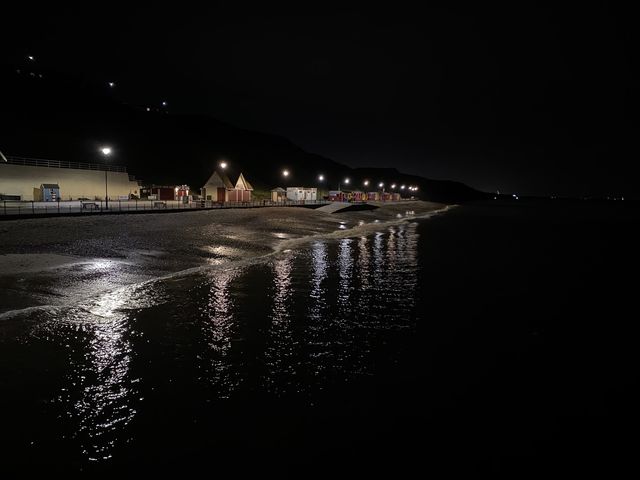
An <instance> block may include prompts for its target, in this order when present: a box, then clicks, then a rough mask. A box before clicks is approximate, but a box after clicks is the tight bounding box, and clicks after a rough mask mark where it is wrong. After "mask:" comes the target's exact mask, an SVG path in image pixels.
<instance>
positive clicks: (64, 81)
mask: <svg viewBox="0 0 640 480" xmlns="http://www.w3.org/2000/svg"><path fill="white" fill-rule="evenodd" d="M1 73H2V83H3V85H2V89H1V90H0V101H1V103H2V107H3V115H2V116H1V117H0V118H1V120H0V151H2V152H3V153H4V154H5V155H13V156H21V157H34V158H48V159H56V160H64V161H72V162H94V163H101V162H103V161H104V159H103V158H101V154H100V152H99V147H100V146H101V145H109V146H111V147H112V148H113V155H112V156H111V157H110V158H109V162H110V163H112V164H114V165H124V166H126V167H127V169H128V171H129V173H130V174H132V175H135V177H136V178H137V179H139V180H141V181H142V182H143V183H145V184H157V185H175V184H187V185H189V186H190V187H191V188H192V189H195V190H196V191H198V190H199V189H200V187H201V186H202V185H204V183H205V181H206V180H207V178H208V177H209V176H210V175H211V173H212V171H213V170H214V169H215V168H216V166H217V164H218V162H219V161H220V160H222V159H224V160H226V161H227V162H228V165H229V174H230V176H231V177H232V178H235V177H236V176H237V175H238V174H239V173H240V172H244V174H245V175H246V177H247V179H248V180H249V181H250V182H251V183H252V184H253V185H254V187H255V188H257V189H259V190H268V189H271V188H274V187H276V186H285V187H286V186H294V185H296V186H297V185H306V186H318V187H321V188H323V189H334V188H337V186H338V182H340V181H341V180H342V179H344V178H345V177H349V178H352V179H353V183H352V185H353V188H359V187H360V186H361V183H360V182H361V180H362V179H363V178H369V179H370V180H371V182H372V185H373V184H374V182H375V183H377V182H380V181H384V182H385V183H386V184H387V185H390V184H391V183H393V182H395V183H397V184H398V185H400V184H406V185H416V186H418V187H419V194H420V197H421V198H423V199H427V200H434V201H464V200H472V199H479V198H484V197H485V194H484V193H482V192H478V191H477V190H474V189H472V188H470V187H468V186H466V185H464V184H461V183H458V182H451V181H440V180H430V179H426V178H423V177H417V176H412V175H405V174H402V173H401V172H398V171H397V170H396V169H394V168H389V169H376V168H360V169H353V168H350V167H348V166H346V165H342V164H340V163H337V162H335V161H333V160H331V159H329V158H326V157H323V156H321V155H316V154H313V153H309V152H306V151H304V150H303V149H301V148H300V147H298V146H296V145H295V144H293V143H292V142H291V141H289V140H287V139H286V138H283V137H280V136H277V135H271V134H265V133H260V132H255V131H250V130H245V129H242V128H238V127H235V126H232V125H229V124H226V123H223V122H220V121H218V120H216V119H214V118H212V117H209V116H205V115H178V114H172V113H170V112H169V111H166V110H165V109H163V108H162V107H157V106H155V107H150V106H146V105H128V104H124V103H122V102H120V101H119V100H117V98H115V97H114V96H113V95H112V94H111V92H110V91H109V89H108V88H107V87H105V86H99V85H95V84H92V83H91V82H90V81H87V80H85V79H83V78H82V77H72V76H65V75H61V74H59V73H56V72H49V71H38V70H35V69H27V70H25V69H20V68H17V67H10V68H5V69H3V71H2V72H1ZM285 168H286V169H288V170H289V171H290V172H291V175H290V176H289V178H288V179H286V181H285V179H284V178H283V177H282V170H283V169H285ZM319 173H322V174H323V175H324V176H325V178H326V181H325V182H324V183H319V182H318V174H319ZM344 187H345V186H344V184H343V188H344Z"/></svg>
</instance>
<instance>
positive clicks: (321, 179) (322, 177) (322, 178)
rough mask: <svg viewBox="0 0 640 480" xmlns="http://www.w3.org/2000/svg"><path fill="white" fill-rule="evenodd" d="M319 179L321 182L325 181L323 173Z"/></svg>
mask: <svg viewBox="0 0 640 480" xmlns="http://www.w3.org/2000/svg"><path fill="white" fill-rule="evenodd" d="M318 180H319V181H320V182H324V175H322V174H320V175H318Z"/></svg>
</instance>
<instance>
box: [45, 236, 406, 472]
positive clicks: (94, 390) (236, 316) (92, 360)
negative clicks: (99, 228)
mask: <svg viewBox="0 0 640 480" xmlns="http://www.w3.org/2000/svg"><path fill="white" fill-rule="evenodd" d="M415 225H416V224H400V225H395V226H392V227H390V228H387V229H384V228H382V227H381V228H380V231H378V232H377V233H374V234H373V235H370V236H360V237H356V238H338V239H335V240H334V239H323V240H318V241H315V242H313V243H311V244H310V245H309V247H308V248H306V250H305V249H302V250H289V249H287V250H286V251H283V252H281V253H279V254H277V255H275V256H273V257H272V258H270V259H269V260H268V261H266V262H265V263H259V264H255V265H250V264H249V265H246V266H241V267H238V266H237V265H236V266H235V267H234V266H229V267H228V268H225V266H224V265H219V266H216V267H213V268H212V269H211V270H208V271H207V270H205V271H203V272H197V273H193V274H190V275H186V276H184V277H181V280H180V281H172V280H170V279H165V280H162V281H156V282H151V283H147V284H145V285H144V286H140V287H122V288H118V289H116V290H113V291H110V292H105V293H102V294H99V295H97V296H96V298H95V299H94V300H92V299H87V301H86V302H84V303H83V304H82V305H80V306H78V307H72V308H68V309H62V310H56V313H55V314H51V316H50V317H47V318H46V322H44V323H42V324H40V325H38V326H36V327H35V330H36V332H39V333H36V336H38V335H39V336H40V338H43V339H46V340H45V341H48V342H55V343H56V344H58V345H59V346H60V347H61V348H64V350H63V351H65V352H66V355H67V358H68V370H67V374H66V377H65V381H64V383H63V384H62V385H59V389H58V392H56V393H54V396H55V397H56V400H57V404H58V405H59V406H60V408H61V409H62V411H63V412H64V413H63V415H62V417H61V418H60V420H59V423H60V425H61V428H60V429H61V430H63V431H65V432H69V435H70V437H71V438H70V439H67V440H68V441H71V442H72V444H73V445H74V448H77V450H78V451H79V452H80V455H81V457H82V458H84V459H85V460H86V461H104V460H107V459H109V458H110V457H111V456H112V455H114V452H115V451H117V450H118V449H123V448H125V449H126V445H128V444H129V443H130V442H135V441H136V433H135V432H136V431H135V428H136V427H135V425H136V418H137V417H138V416H139V414H140V411H141V409H143V410H144V409H145V408H146V409H148V408H149V406H148V400H145V399H144V398H143V395H144V394H145V390H144V385H145V381H147V382H148V383H149V384H154V385H157V380H154V381H156V383H153V381H152V380H147V378H146V377H147V376H150V377H153V378H154V379H156V378H158V379H160V380H161V379H162V378H163V375H164V373H163V372H158V371H153V368H154V367H155V363H153V364H151V363H150V362H148V361H147V360H146V357H145V355H150V353H149V352H151V354H153V355H172V357H171V358H164V359H162V358H160V359H161V360H162V361H163V362H164V363H161V364H165V365H169V366H171V365H172V364H178V365H180V366H181V367H180V368H181V370H179V371H177V372H175V374H176V375H180V373H181V372H183V370H182V368H183V366H184V368H186V369H187V370H189V369H193V371H194V372H195V373H194V376H193V377H186V378H185V379H181V378H179V377H173V378H174V379H175V380H176V381H178V380H179V381H181V382H182V383H181V385H182V386H183V387H184V388H185V389H187V390H186V391H185V392H184V395H185V398H184V399H183V398H182V396H181V395H182V392H180V395H177V396H176V397H174V398H173V401H174V402H175V401H178V402H179V405H182V408H187V407H185V405H191V404H192V403H193V402H194V401H195V400H198V401H202V399H195V400H194V399H189V398H187V397H189V396H194V395H205V394H206V395H207V396H208V397H210V398H207V402H209V401H212V402H215V401H216V400H221V399H227V401H230V400H233V398H235V397H234V395H236V393H237V392H238V391H239V389H241V388H243V386H244V384H245V381H246V380H247V379H255V387H252V388H257V389H259V390H260V391H262V392H264V393H265V394H268V395H273V396H275V397H281V396H289V395H296V396H300V395H302V396H304V398H306V399H307V400H308V401H309V402H313V401H315V400H314V398H315V397H314V395H315V393H317V392H319V391H321V390H324V389H327V388H330V386H331V385H332V384H333V383H336V382H338V383H340V382H348V381H350V379H353V378H354V377H355V376H358V375H369V374H371V372H372V371H373V368H374V366H373V365H372V363H371V362H372V361H371V356H372V352H373V351H374V349H375V348H379V346H378V344H379V343H380V342H381V341H383V340H384V337H385V332H387V331H388V330H389V329H395V328H398V327H406V326H409V325H410V317H411V308H412V307H413V306H414V302H415V286H416V281H417V273H416V272H417V238H418V235H417V234H416V232H415V230H416V228H415ZM212 253H215V254H217V255H218V256H219V257H220V256H224V255H227V254H230V253H232V252H231V250H229V251H226V250H225V251H222V250H216V251H212ZM235 253H237V252H235V251H234V252H233V254H234V255H235ZM119 265H120V264H118V263H116V262H114V263H109V262H108V261H106V262H103V263H101V264H98V265H95V266H92V267H91V268H90V269H92V270H94V271H96V272H103V273H104V275H106V276H107V278H109V277H117V276H118V275H119V274H120V272H119V270H118V269H119V268H121V269H126V266H124V265H120V266H119ZM123 271H124V270H123ZM258 274H259V275H264V276H265V278H268V282H269V283H268V287H267V288H266V289H256V288H254V287H253V286H254V285H255V282H256V280H255V279H256V275H258ZM104 278H105V277H100V276H98V277H96V278H95V279H94V280H95V281H96V282H103V281H104ZM165 290H166V291H165ZM163 302H166V304H167V308H166V309H165V308H160V309H158V308H157V307H158V305H159V304H160V305H161V304H163ZM254 302H255V304H256V305H257V306H256V307H254V306H253V304H254ZM265 306H266V307H265ZM151 309H154V310H153V313H152V314H147V315H146V317H145V318H146V320H145V321H146V322H148V323H143V324H140V323H139V322H138V314H137V313H136V312H138V310H140V312H141V313H143V312H148V311H150V310H151ZM38 314H39V315H41V313H38ZM155 320H157V322H156V321H155ZM158 322H159V323H160V324H162V323H163V322H164V323H166V324H167V325H169V327H168V328H165V329H162V328H160V327H153V326H154V325H155V324H156V323H158ZM175 324H179V326H178V327H176V326H175ZM145 328H159V330H156V331H154V334H155V335H156V336H155V337H154V336H151V339H152V343H151V344H149V343H146V344H145V345H147V346H146V347H145V349H146V350H145V351H141V350H140V349H139V348H140V343H138V342H137V340H136V339H137V338H141V337H142V336H143V335H145V334H146V333H147V332H146V331H145ZM243 329H244V330H243ZM247 329H249V336H252V338H253V340H252V342H253V343H252V344H251V346H250V347H251V348H249V347H248V346H247V345H246V344H245V343H243V338H241V337H242V336H244V335H246V334H247ZM167 335H174V337H172V338H167ZM175 335H177V336H178V337H175ZM145 338H146V337H145ZM149 341H150V340H146V342H149ZM153 341H155V342H159V343H161V344H162V345H154V343H153ZM252 349H253V350H252ZM150 358H156V357H150ZM134 365H137V367H134ZM132 371H135V372H138V373H137V375H139V377H136V376H135V375H134V374H132ZM194 381H195V382H198V383H200V384H201V385H200V387H198V388H196V387H195V386H194V385H192V384H191V383H190V382H194ZM252 385H253V384H252ZM203 386H204V389H202V388H203ZM169 388H170V387H169ZM190 390H193V391H190ZM169 391H170V390H169ZM161 400H162V399H161V398H160V399H159V400H158V397H156V399H155V402H158V401H161ZM179 405H171V408H179ZM153 408H155V409H159V410H160V411H162V409H163V408H164V406H158V405H155V407H153ZM153 408H152V410H153ZM195 414H196V415H197V412H196V413H195ZM203 414H204V413H203Z"/></svg>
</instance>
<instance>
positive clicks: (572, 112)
mask: <svg viewBox="0 0 640 480" xmlns="http://www.w3.org/2000/svg"><path fill="white" fill-rule="evenodd" d="M132 3H133V2H132ZM263 3H265V4H266V3H269V4H270V5H269V6H262V7H255V6H254V5H249V4H246V3H242V2H218V3H215V2H213V3H210V4H209V5H206V6H198V7H196V6H193V5H192V6H186V4H185V5H183V4H181V3H175V2H174V3H171V4H169V5H171V6H160V3H157V4H156V5H155V6H153V7H129V8H120V7H117V6H116V5H115V4H109V3H104V4H102V5H101V6H100V7H98V8H96V6H95V4H92V5H91V6H86V7H76V6H74V7H59V6H56V7H54V6H49V7H41V8H39V9H35V8H27V7H24V8H23V9H22V10H20V11H14V12H4V13H3V20H2V23H3V31H2V44H3V47H0V48H6V47H7V46H9V48H8V50H7V54H6V55H5V54H3V57H4V59H6V60H7V61H9V62H20V61H23V60H24V58H25V57H26V55H28V54H31V55H34V56H35V57H36V60H37V61H38V62H40V64H41V65H43V66H44V67H50V68H55V69H57V70H60V71H62V72H83V74H85V75H87V76H89V77H91V78H94V79H96V80H98V81H101V82H107V81H109V80H112V81H115V82H116V83H117V95H118V97H119V98H121V99H122V100H124V101H128V102H131V103H137V104H145V103H152V104H159V103H160V102H161V101H162V100H166V101H168V102H169V108H170V110H171V111H172V112H180V113H194V112H198V113H206V114H210V115H212V116H214V117H216V118H218V119H220V120H223V121H227V122H229V123H232V124H235V125H237V126H240V127H245V128H249V129H255V130H259V131H266V132H271V133H277V134H280V135H283V136H286V137H288V138H290V139H291V140H292V141H294V142H295V143H297V144H298V145H300V146H302V147H303V148H305V149H307V150H309V151H312V152H315V153H319V154H323V155H326V156H328V157H331V158H333V159H335V160H337V161H340V162H343V163H345V164H348V165H350V166H379V167H387V166H394V167H397V168H399V169H400V170H402V171H405V172H407V173H415V174H420V175H424V176H426V177H430V178H445V179H453V180H460V181H463V182H465V183H467V184H469V185H471V186H474V187H477V188H480V189H484V190H491V191H493V190H496V189H500V190H501V191H505V192H518V193H520V194H526V193H534V194H535V193H540V194H553V193H556V194H573V195H583V194H599V193H609V192H611V193H617V192H620V193H632V192H637V191H638V187H636V186H635V181H634V179H633V178H632V176H631V175H630V174H629V169H630V165H631V162H632V159H633V160H635V158H637V156H638V155H637V151H636V147H635V145H634V142H633V141H632V140H633V139H634V137H635V132H636V131H637V129H636V121H635V113H634V112H632V109H631V104H632V99H633V98H635V97H636V93H635V92H636V90H635V89H636V86H635V85H634V83H635V80H636V78H637V75H636V72H637V67H636V63H635V60H633V58H632V53H633V51H632V47H631V46H632V45H633V43H634V41H635V36H636V34H635V32H634V29H633V28H632V27H633V23H632V22H633V17H632V16H631V14H630V12H627V11H622V10H618V9H616V8H614V7H611V6H607V3H605V2H602V3H582V4H579V5H578V6H576V7H574V8H569V7H557V6H556V7H548V8H545V7H542V6H537V5H536V4H535V3H533V2H512V3H513V4H517V5H512V6H510V7H505V6H501V7H486V6H485V5H483V4H484V3H485V2H477V3H478V5H480V6H475V7H469V6H464V7H463V6H458V7H453V6H451V7H448V8H439V7H421V8H420V9H418V8H416V7H406V6H403V4H402V2H388V3H387V5H386V6H385V7H384V8H374V7H371V6H367V4H366V3H362V4H360V5H358V6H356V5H352V6H348V7H346V6H344V5H345V3H343V4H342V6H340V7H333V6H329V3H327V2H299V3H301V4H304V6H302V7H300V6H298V7H284V6H281V7H273V3H272V2H263ZM450 5H453V3H450ZM632 60H633V62H632Z"/></svg>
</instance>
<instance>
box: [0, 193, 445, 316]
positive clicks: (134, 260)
mask: <svg viewBox="0 0 640 480" xmlns="http://www.w3.org/2000/svg"><path fill="white" fill-rule="evenodd" d="M447 208H448V207H447V206H445V205H442V204H437V203H430V202H416V201H412V202H397V203H393V204H387V205H382V206H381V207H380V208H378V209H376V210H371V211H358V212H344V213H339V214H327V213H324V212H319V211H316V210H311V209H305V208H261V209H246V210H245V209H237V210H234V209H229V210H209V211H195V212H186V213H179V214H175V215H170V214H148V215H117V216H103V217H99V216H92V217H58V218H41V219H28V220H16V221H8V222H3V223H2V224H1V225H0V239H1V241H2V246H3V254H2V255H0V314H2V313H3V312H4V313H6V312H9V311H13V310H16V309H22V308H28V307H32V306H37V305H60V304H66V303H68V302H73V301H75V300H77V299H80V298H83V297H86V296H91V295H93V294H95V293H98V292H104V291H105V290H106V291H110V290H114V289H117V288H121V287H123V286H126V285H132V284H137V283H140V282H145V281H150V280H153V279H155V278H161V277H163V276H166V275H172V274H175V273H176V272H188V271H189V270H190V269H196V268H210V267H220V266H225V265H227V264H229V263H233V262H244V261H250V260H252V259H256V258H259V257H264V256H267V255H270V254H273V253H274V252H278V251H281V250H284V249H295V248H296V247H297V246H299V245H301V244H304V243H306V242H308V241H311V240H313V239H314V238H317V237H320V238H324V237H331V236H337V237H341V236H352V235H362V234H367V233H369V232H371V231H372V230H375V229H377V228H380V227H381V226H382V225H385V224H388V223H389V222H403V221H408V220H411V219H413V218H417V217H420V216H425V215H427V216H428V215H431V214H434V213H437V212H441V211H445V210H446V209H447Z"/></svg>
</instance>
